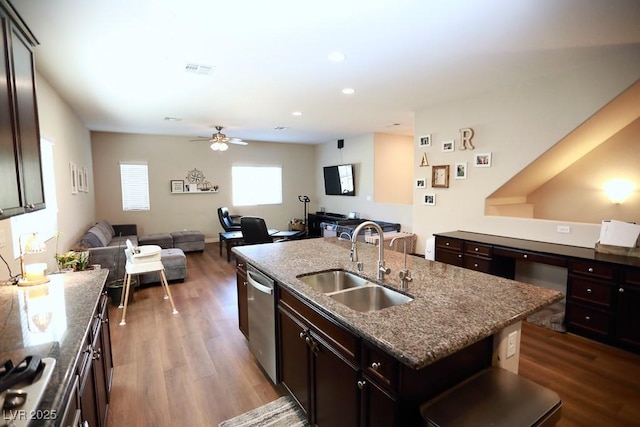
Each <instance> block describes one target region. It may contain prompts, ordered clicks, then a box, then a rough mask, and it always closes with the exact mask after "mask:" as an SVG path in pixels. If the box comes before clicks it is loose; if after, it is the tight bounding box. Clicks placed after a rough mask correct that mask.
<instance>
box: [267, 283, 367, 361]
mask: <svg viewBox="0 0 640 427" xmlns="http://www.w3.org/2000/svg"><path fill="white" fill-rule="evenodd" d="M279 304H280V305H282V306H283V307H285V308H287V309H288V310H290V311H292V312H293V313H295V314H296V316H297V317H298V318H300V320H301V321H302V322H303V323H305V324H306V326H308V327H309V328H311V330H313V332H314V333H316V335H318V336H319V337H320V338H322V339H323V340H324V341H326V342H327V343H328V344H330V345H331V346H333V347H335V349H337V350H339V351H340V353H341V354H342V355H344V356H345V357H346V358H347V359H348V360H350V361H352V362H357V359H358V355H359V353H358V350H359V346H360V341H359V339H358V337H356V336H355V335H353V334H351V333H350V332H349V331H347V330H346V329H344V328H342V327H341V326H340V325H338V324H336V323H334V322H333V321H332V320H330V319H328V318H326V317H325V316H323V315H322V314H320V313H318V312H317V311H315V310H314V309H313V308H311V307H309V306H308V305H306V304H305V303H303V302H302V301H300V300H299V299H298V298H296V297H295V296H293V294H291V293H290V292H289V291H287V290H286V289H283V288H282V287H280V300H279Z"/></svg>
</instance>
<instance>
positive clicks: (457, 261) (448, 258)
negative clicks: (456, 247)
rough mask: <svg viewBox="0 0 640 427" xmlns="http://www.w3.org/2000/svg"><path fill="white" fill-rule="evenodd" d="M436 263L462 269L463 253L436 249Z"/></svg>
mask: <svg viewBox="0 0 640 427" xmlns="http://www.w3.org/2000/svg"><path fill="white" fill-rule="evenodd" d="M436 261H439V262H444V263H446V264H452V265H457V266H458V267H462V252H454V251H450V250H447V249H442V248H437V249H436Z"/></svg>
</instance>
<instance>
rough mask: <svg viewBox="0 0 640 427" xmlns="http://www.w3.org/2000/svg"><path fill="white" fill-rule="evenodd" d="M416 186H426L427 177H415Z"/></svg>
mask: <svg viewBox="0 0 640 427" xmlns="http://www.w3.org/2000/svg"><path fill="white" fill-rule="evenodd" d="M416 188H427V179H426V178H418V179H416Z"/></svg>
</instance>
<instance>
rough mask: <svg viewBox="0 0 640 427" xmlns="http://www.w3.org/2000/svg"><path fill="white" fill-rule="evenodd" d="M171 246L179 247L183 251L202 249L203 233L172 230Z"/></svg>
mask: <svg viewBox="0 0 640 427" xmlns="http://www.w3.org/2000/svg"><path fill="white" fill-rule="evenodd" d="M171 237H173V247H174V248H180V249H182V250H183V251H184V252H194V251H200V252H202V251H204V234H202V233H201V232H199V231H195V230H190V231H174V232H172V233H171Z"/></svg>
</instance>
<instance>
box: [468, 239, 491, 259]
mask: <svg viewBox="0 0 640 427" xmlns="http://www.w3.org/2000/svg"><path fill="white" fill-rule="evenodd" d="M464 251H465V253H468V254H472V255H479V256H483V257H487V258H491V246H487V245H480V244H478V243H473V242H466V243H465V244H464Z"/></svg>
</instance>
